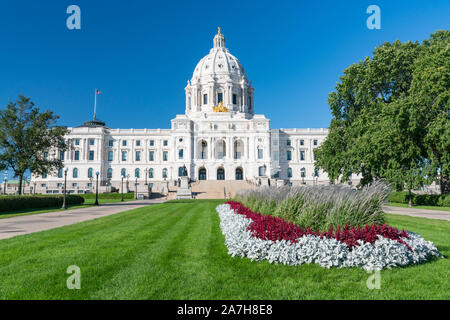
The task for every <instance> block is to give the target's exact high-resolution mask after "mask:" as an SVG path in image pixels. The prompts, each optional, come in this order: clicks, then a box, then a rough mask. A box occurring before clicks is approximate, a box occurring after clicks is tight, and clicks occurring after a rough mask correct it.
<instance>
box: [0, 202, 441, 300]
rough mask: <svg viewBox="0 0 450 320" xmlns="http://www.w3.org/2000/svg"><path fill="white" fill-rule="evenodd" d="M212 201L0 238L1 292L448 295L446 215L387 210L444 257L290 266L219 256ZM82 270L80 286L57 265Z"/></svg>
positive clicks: (65, 295)
mask: <svg viewBox="0 0 450 320" xmlns="http://www.w3.org/2000/svg"><path fill="white" fill-rule="evenodd" d="M221 202H222V201H221V200H195V201H178V202H170V203H163V204H158V205H152V206H149V207H144V208H139V209H135V210H132V211H128V212H123V213H119V214H115V215H111V216H108V217H104V218H100V219H95V220H91V221H86V222H83V223H79V224H75V225H71V226H66V227H63V228H59V229H53V230H49V231H44V232H39V233H35V234H29V235H24V236H20V237H15V238H11V239H6V240H1V241H0V298H1V299H449V298H450V284H449V281H448V280H449V272H450V271H449V270H450V262H449V259H448V256H449V254H450V222H444V221H438V220H429V219H422V218H413V217H407V216H393V215H389V216H388V222H389V223H391V224H393V225H395V226H397V227H401V228H407V229H409V230H412V231H415V232H419V233H421V234H422V235H423V236H424V237H425V238H426V239H427V240H431V241H434V242H435V244H436V245H437V247H438V248H439V250H440V251H441V253H443V254H444V255H445V256H446V259H437V260H435V261H432V262H429V263H426V264H423V265H418V266H412V267H407V268H396V269H392V270H383V271H382V272H381V289H380V290H369V289H368V288H367V287H366V280H367V278H368V276H369V274H367V273H366V272H365V271H364V270H361V269H324V268H321V267H320V266H317V265H302V266H298V267H290V266H286V265H271V264H269V263H268V262H266V261H264V262H251V261H250V260H248V259H246V258H232V257H231V256H229V255H228V254H227V249H226V247H225V245H224V237H223V235H222V234H221V231H220V228H219V217H218V215H217V213H216V212H215V207H216V206H217V205H218V204H219V203H221ZM70 265H77V266H79V267H80V269H81V289H80V290H69V289H67V288H66V279H67V277H68V276H69V275H68V274H66V269H67V267H68V266H70Z"/></svg>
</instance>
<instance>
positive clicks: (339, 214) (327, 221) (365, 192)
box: [234, 181, 391, 231]
mask: <svg viewBox="0 0 450 320" xmlns="http://www.w3.org/2000/svg"><path fill="white" fill-rule="evenodd" d="M390 191H391V190H390V187H389V186H387V185H386V184H385V183H384V182H383V181H377V182H374V183H372V184H371V185H369V186H366V187H364V188H361V189H358V190H355V189H352V188H351V187H349V186H346V185H330V186H307V185H305V186H295V187H290V186H283V187H261V188H257V189H251V190H242V191H240V192H238V193H237V195H236V197H235V198H234V200H235V201H239V202H241V203H242V204H243V205H245V206H246V207H248V208H249V209H250V210H252V211H254V212H259V213H261V214H264V215H272V216H276V217H279V218H282V219H284V220H286V221H289V222H293V223H295V224H296V225H298V226H301V227H303V228H306V227H310V228H311V229H313V230H320V231H326V230H328V229H329V228H330V227H333V228H337V227H338V226H344V225H348V226H350V227H358V226H364V225H367V224H369V225H371V224H376V225H381V224H383V223H384V222H385V219H384V212H383V210H382V208H381V206H382V204H383V203H385V202H386V201H387V198H388V196H389V194H390Z"/></svg>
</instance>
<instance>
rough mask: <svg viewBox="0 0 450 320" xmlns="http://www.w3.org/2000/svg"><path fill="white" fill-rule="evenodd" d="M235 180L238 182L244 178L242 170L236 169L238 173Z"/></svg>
mask: <svg viewBox="0 0 450 320" xmlns="http://www.w3.org/2000/svg"><path fill="white" fill-rule="evenodd" d="M235 173H236V174H235V178H236V180H242V179H243V178H244V175H243V173H242V168H236V172H235Z"/></svg>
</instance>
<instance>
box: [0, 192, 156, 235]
mask: <svg viewBox="0 0 450 320" xmlns="http://www.w3.org/2000/svg"><path fill="white" fill-rule="evenodd" d="M164 201H165V200H164V198H161V199H150V200H137V201H127V202H118V203H105V204H101V205H100V206H98V207H97V206H92V207H87V208H80V209H71V210H67V211H54V212H48V213H40V214H33V215H28V216H20V217H12V218H5V219H0V240H1V239H8V238H12V237H15V236H19V235H23V234H28V233H33V232H38V231H43V230H49V229H53V228H59V227H62V226H67V225H70V224H73V223H78V222H82V221H87V220H92V219H96V218H101V217H106V216H109V215H112V214H115V213H119V212H123V211H128V210H132V209H136V208H140V207H144V206H148V205H151V204H155V203H162V202H164Z"/></svg>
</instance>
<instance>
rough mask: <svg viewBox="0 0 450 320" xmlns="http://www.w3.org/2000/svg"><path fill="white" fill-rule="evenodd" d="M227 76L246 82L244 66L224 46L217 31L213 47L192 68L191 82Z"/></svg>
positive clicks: (223, 41) (222, 39)
mask: <svg viewBox="0 0 450 320" xmlns="http://www.w3.org/2000/svg"><path fill="white" fill-rule="evenodd" d="M220 76H222V77H223V76H229V77H230V78H231V80H233V81H236V82H241V81H242V80H244V81H245V82H247V76H246V74H245V71H244V67H243V66H242V64H241V63H240V62H239V60H238V59H237V58H236V57H235V56H233V55H232V54H231V53H230V52H229V51H228V49H227V48H225V37H224V36H223V34H221V33H220V31H219V33H218V34H217V35H216V36H215V37H214V48H212V49H211V50H210V52H209V54H208V55H206V56H205V57H203V58H202V59H201V60H200V62H199V63H197V66H196V67H195V69H194V74H193V75H192V80H191V82H192V83H197V82H200V83H204V82H207V81H210V80H211V78H213V79H214V78H222V77H220Z"/></svg>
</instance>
